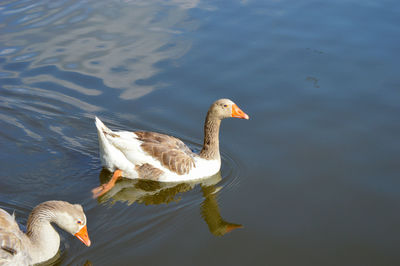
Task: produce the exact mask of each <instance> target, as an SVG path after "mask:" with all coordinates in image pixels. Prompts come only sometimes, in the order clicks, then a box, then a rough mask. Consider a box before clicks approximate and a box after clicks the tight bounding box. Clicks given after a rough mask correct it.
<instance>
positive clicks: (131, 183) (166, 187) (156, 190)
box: [98, 169, 243, 236]
mask: <svg viewBox="0 0 400 266" xmlns="http://www.w3.org/2000/svg"><path fill="white" fill-rule="evenodd" d="M111 176H112V173H111V172H109V171H108V170H106V169H102V171H101V172H100V175H99V179H100V182H101V183H102V184H104V183H107V182H108V181H109V179H110V178H111ZM221 179H222V178H221V173H220V172H218V173H217V174H215V175H213V176H211V177H209V178H206V179H202V180H199V181H197V182H196V181H193V182H185V183H166V182H157V181H152V180H142V179H127V178H123V179H121V180H119V181H118V182H117V183H116V184H115V186H114V187H113V188H112V189H111V190H110V191H108V192H107V193H105V194H104V195H102V196H101V197H99V198H98V201H99V202H100V203H106V202H109V201H111V202H112V203H115V202H117V201H121V202H126V203H127V204H128V205H131V204H133V203H135V202H136V203H139V204H145V205H157V204H163V203H165V204H168V203H170V202H178V201H180V200H181V193H184V192H187V191H189V190H192V189H193V188H194V187H195V186H196V185H200V186H201V190H202V194H203V197H204V201H203V202H202V203H201V206H200V211H201V216H202V217H203V219H204V221H205V222H206V223H207V225H208V228H209V230H210V232H211V233H212V234H213V235H215V236H223V235H225V234H226V233H229V232H231V231H232V230H234V229H237V228H241V227H243V226H242V225H241V224H236V223H230V222H227V221H225V220H224V219H223V218H222V217H221V213H220V209H219V206H218V201H217V195H218V192H219V190H220V189H221V187H218V186H216V185H217V184H218V183H219V182H220V181H221Z"/></svg>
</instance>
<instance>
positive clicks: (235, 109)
mask: <svg viewBox="0 0 400 266" xmlns="http://www.w3.org/2000/svg"><path fill="white" fill-rule="evenodd" d="M232 117H236V118H243V119H249V116H248V115H247V114H246V113H245V112H243V111H242V110H240V108H239V107H238V106H237V105H236V104H234V105H232Z"/></svg>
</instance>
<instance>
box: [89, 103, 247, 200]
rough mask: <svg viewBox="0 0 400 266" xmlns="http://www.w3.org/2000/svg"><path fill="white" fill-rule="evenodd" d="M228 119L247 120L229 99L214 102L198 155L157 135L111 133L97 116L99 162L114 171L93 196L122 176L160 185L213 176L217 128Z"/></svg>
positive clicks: (217, 164) (217, 161)
mask: <svg viewBox="0 0 400 266" xmlns="http://www.w3.org/2000/svg"><path fill="white" fill-rule="evenodd" d="M228 117H237V118H243V119H249V116H248V115H247V114H245V113H244V112H243V111H242V110H240V108H239V107H238V106H237V105H236V104H235V103H233V102H232V101H231V100H228V99H220V100H217V101H216V102H214V103H213V104H212V105H211V107H210V109H209V110H208V112H207V117H206V121H205V124H204V144H203V148H202V150H201V152H200V153H199V154H197V153H194V152H192V151H191V150H190V149H189V147H187V146H186V145H185V144H184V143H183V142H182V141H181V140H179V139H177V138H175V137H173V136H168V135H165V134H161V133H156V132H146V131H136V132H129V131H112V130H110V129H109V128H108V127H106V126H105V125H104V124H103V123H102V122H101V121H100V119H98V118H97V117H96V118H95V120H96V127H97V133H98V138H99V147H100V159H101V162H102V165H103V167H105V168H107V169H108V170H110V171H111V172H114V175H113V177H112V178H111V180H110V181H109V183H107V184H104V185H102V186H101V187H98V188H95V189H94V190H93V194H94V197H97V196H100V195H102V194H104V193H105V192H107V191H108V190H110V189H111V188H112V187H113V186H114V184H115V182H116V180H117V179H118V178H119V177H121V176H123V177H127V178H131V179H136V178H139V179H150V180H155V181H160V182H187V181H193V180H197V179H201V178H204V177H209V176H212V175H214V174H216V173H217V172H218V171H219V170H220V167H221V157H220V153H219V127H220V123H221V120H222V119H224V118H228Z"/></svg>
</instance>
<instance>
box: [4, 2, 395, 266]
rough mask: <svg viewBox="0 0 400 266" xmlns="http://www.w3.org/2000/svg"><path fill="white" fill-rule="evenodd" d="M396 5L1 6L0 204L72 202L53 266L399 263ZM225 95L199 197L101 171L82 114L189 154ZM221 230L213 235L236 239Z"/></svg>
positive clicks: (20, 209)
mask: <svg viewBox="0 0 400 266" xmlns="http://www.w3.org/2000/svg"><path fill="white" fill-rule="evenodd" d="M399 12H400V4H399V3H398V2H397V1H390V0H388V1H377V0H375V1H374V0H370V1H365V0H364V1H360V0H351V1H340V0H339V1H312V0H304V1H289V0H283V1H262V0H253V1H245V0H244V1H217V2H215V1H200V0H194V1H185V0H171V1H143V0H136V1H129V0H126V1H65V0H63V1H61V0H59V1H57V0H56V1H28V0H25V1H2V2H1V3H0V86H1V89H0V147H1V153H0V164H1V172H0V191H1V193H0V207H1V208H4V209H6V210H7V211H10V212H12V211H14V210H15V212H16V216H17V220H18V222H19V223H20V224H21V226H23V225H25V223H26V220H27V217H28V215H29V212H30V210H31V209H32V208H33V207H34V206H35V205H36V204H38V203H40V202H42V201H45V200H50V199H60V200H68V201H70V202H74V203H81V204H82V205H83V206H84V209H85V212H86V215H87V217H88V230H89V235H90V237H91V240H92V246H91V247H90V248H86V247H84V246H83V245H82V244H81V243H80V242H79V241H78V240H76V239H75V238H74V237H72V236H70V235H68V234H66V233H65V232H61V235H62V238H63V243H62V247H61V249H60V254H59V256H58V257H57V258H56V262H55V264H60V265H84V264H86V265H90V264H92V265H248V264H250V265H399V264H400V255H399V252H398V247H399V245H400V241H399V239H400V230H399V226H398V225H399V224H400V214H399V211H398V210H399V206H400V205H399V204H400V196H399V195H400V193H399V192H400V189H399V187H400V179H399V173H400V166H399V161H398V160H399V154H400V137H399V136H400V123H399V122H400V120H399V113H400V107H399V102H400V90H399V88H400V75H399V71H398V69H399V68H398V62H399V61H400V48H399V47H400V28H399V26H398V25H399V24H400V16H399ZM222 97H224V98H225V97H226V98H230V99H232V100H234V101H235V102H236V103H237V104H238V105H239V107H241V108H242V109H243V110H244V111H245V112H246V113H248V114H249V115H250V120H249V121H244V120H238V119H229V120H224V121H223V123H222V128H221V151H222V157H223V167H222V169H221V173H220V175H217V176H215V177H213V178H212V179H210V180H208V182H207V183H203V184H180V185H171V184H159V183H155V182H143V181H142V182H137V181H130V180H123V181H121V182H119V183H118V184H117V186H116V188H115V189H114V190H112V191H111V192H110V193H109V194H107V195H106V196H105V197H103V198H100V199H99V200H93V199H92V198H91V193H90V191H91V189H92V188H94V187H96V186H98V185H99V183H100V181H101V180H107V178H108V177H109V173H108V172H105V171H102V169H101V166H100V161H99V158H98V147H97V145H98V144H97V135H96V131H95V126H94V123H93V118H94V116H95V115H97V116H99V117H100V118H101V119H102V120H104V122H105V123H106V124H108V125H109V126H110V127H111V128H113V129H131V130H135V129H142V130H153V131H158V132H163V133H167V134H172V135H174V136H177V137H179V138H181V139H182V140H184V141H185V142H186V143H188V144H189V146H190V147H191V148H192V149H194V150H198V149H199V148H200V147H201V144H202V137H203V135H202V134H203V132H202V124H203V120H204V117H205V113H206V111H207V108H208V107H209V105H210V104H211V103H212V102H213V101H214V100H216V99H218V98H222ZM240 226H242V228H238V229H235V230H233V231H231V232H228V231H229V230H227V228H232V227H240Z"/></svg>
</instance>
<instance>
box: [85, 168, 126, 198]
mask: <svg viewBox="0 0 400 266" xmlns="http://www.w3.org/2000/svg"><path fill="white" fill-rule="evenodd" d="M121 176H122V171H121V170H118V169H117V170H115V172H114V174H113V176H112V177H111V179H110V181H108V182H107V183H105V184H103V185H101V186H99V187H96V188H94V189H92V193H93V198H94V199H95V198H97V197H100V196H101V195H103V194H104V193H106V192H107V191H109V190H111V189H112V188H113V186H114V185H115V182H117V180H118V179H119V178H120V177H121Z"/></svg>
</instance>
